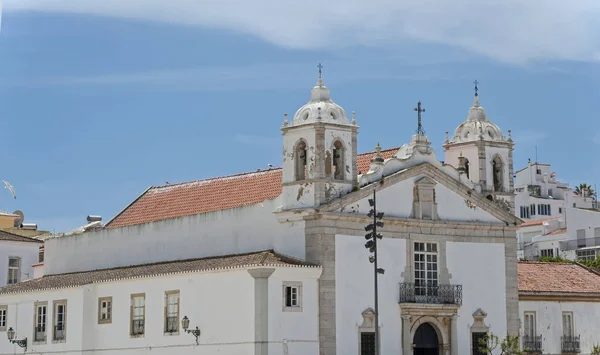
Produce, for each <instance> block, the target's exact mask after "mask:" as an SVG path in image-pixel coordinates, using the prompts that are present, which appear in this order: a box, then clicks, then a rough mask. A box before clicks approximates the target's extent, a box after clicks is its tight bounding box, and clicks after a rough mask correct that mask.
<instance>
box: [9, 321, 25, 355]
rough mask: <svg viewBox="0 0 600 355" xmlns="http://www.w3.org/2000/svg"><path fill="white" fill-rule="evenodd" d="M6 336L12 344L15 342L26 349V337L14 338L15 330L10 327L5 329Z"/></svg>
mask: <svg viewBox="0 0 600 355" xmlns="http://www.w3.org/2000/svg"><path fill="white" fill-rule="evenodd" d="M6 336H7V337H8V341H10V342H11V343H13V344H17V345H18V346H20V347H22V348H23V349H25V351H27V338H25V339H15V330H14V329H13V328H12V327H10V328H8V330H7V331H6Z"/></svg>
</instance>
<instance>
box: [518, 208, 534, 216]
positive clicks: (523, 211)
mask: <svg viewBox="0 0 600 355" xmlns="http://www.w3.org/2000/svg"><path fill="white" fill-rule="evenodd" d="M532 206H535V205H532ZM529 210H530V206H521V218H529V217H530V213H529ZM531 210H532V211H534V209H531Z"/></svg>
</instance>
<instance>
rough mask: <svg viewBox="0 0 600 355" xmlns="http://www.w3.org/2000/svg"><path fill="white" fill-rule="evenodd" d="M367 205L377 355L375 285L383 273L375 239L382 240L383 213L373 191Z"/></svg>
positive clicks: (376, 290) (376, 288) (376, 295)
mask: <svg viewBox="0 0 600 355" xmlns="http://www.w3.org/2000/svg"><path fill="white" fill-rule="evenodd" d="M369 205H370V206H371V207H372V208H371V210H370V211H369V213H368V214H367V216H369V217H373V223H371V224H369V225H367V226H366V227H365V231H367V232H369V233H367V234H366V235H365V239H366V240H367V243H366V244H365V248H367V249H368V250H369V252H371V253H373V255H369V262H371V263H372V264H373V271H374V289H375V290H374V291H375V355H379V345H380V344H379V291H378V285H377V279H378V276H379V274H382V275H383V273H384V272H385V270H384V269H382V268H378V267H377V239H381V238H383V236H382V235H381V234H379V233H377V227H380V228H383V222H382V221H380V219H382V218H383V212H377V200H376V196H375V190H373V198H372V199H369Z"/></svg>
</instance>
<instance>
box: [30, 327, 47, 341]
mask: <svg viewBox="0 0 600 355" xmlns="http://www.w3.org/2000/svg"><path fill="white" fill-rule="evenodd" d="M33 341H46V326H45V325H38V326H36V327H35V329H34V333H33Z"/></svg>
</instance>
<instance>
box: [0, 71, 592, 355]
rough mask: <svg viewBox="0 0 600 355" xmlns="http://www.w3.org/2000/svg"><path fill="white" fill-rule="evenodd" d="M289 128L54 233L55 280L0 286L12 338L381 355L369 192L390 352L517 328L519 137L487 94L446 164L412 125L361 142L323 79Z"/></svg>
mask: <svg viewBox="0 0 600 355" xmlns="http://www.w3.org/2000/svg"><path fill="white" fill-rule="evenodd" d="M415 121H416V119H415ZM415 126H416V125H415ZM281 130H282V132H283V156H282V159H283V167H282V168H281V169H270V170H266V171H258V172H252V173H242V174H238V175H233V176H226V177H220V178H214V179H207V180H201V181H192V182H187V183H182V184H172V185H165V186H158V187H150V188H149V189H147V190H146V191H145V192H143V193H142V194H141V195H140V196H138V197H137V198H136V199H135V200H134V201H133V202H132V203H131V204H129V205H128V206H127V207H126V208H125V209H124V210H123V211H121V212H120V213H119V214H118V215H117V216H116V217H114V218H113V219H112V220H111V221H109V222H108V223H107V224H106V226H105V227H104V228H93V229H89V230H87V231H82V233H80V234H77V233H76V234H70V235H63V236H56V237H55V238H50V239H47V240H46V241H45V260H44V274H45V275H44V276H43V277H41V278H39V279H35V280H31V281H26V282H21V283H18V284H15V285H10V286H7V287H4V288H2V289H0V308H1V309H4V310H5V311H4V315H5V318H4V319H5V323H4V324H5V328H6V329H7V330H8V329H11V328H12V330H13V331H14V332H15V335H14V338H13V340H25V338H26V339H27V340H26V341H23V342H21V343H20V344H21V345H26V346H27V352H30V353H39V354H41V353H44V354H45V353H55V352H56V353H60V352H69V353H73V354H79V353H81V354H83V353H85V354H91V355H93V354H98V355H100V354H102V355H110V354H132V353H140V354H141V353H144V354H148V353H152V354H155V355H160V354H169V355H172V354H174V353H181V354H183V353H186V354H187V353H202V354H206V353H210V354H215V353H220V354H240V355H242V354H243V355H247V354H256V355H267V354H271V355H280V354H281V355H294V354H303V355H305V354H308V355H310V354H314V355H317V354H319V355H334V354H340V355H341V354H344V355H346V354H358V355H372V354H374V342H375V333H374V325H375V324H374V318H375V317H374V309H373V308H374V297H373V290H372V285H373V281H374V280H373V277H374V276H373V265H372V264H371V263H370V262H369V256H370V252H369V251H368V250H367V249H365V242H366V241H367V239H366V238H369V237H370V236H365V233H366V232H365V226H366V225H367V224H369V223H372V218H371V217H370V216H369V214H370V209H371V207H370V201H369V200H370V199H371V198H372V197H373V194H374V193H376V196H377V208H378V211H383V212H385V216H384V218H383V222H384V224H385V225H384V227H382V228H380V229H379V230H378V231H379V232H380V233H381V234H382V235H383V239H381V240H380V241H379V242H378V243H379V249H378V250H379V259H378V263H379V267H381V268H383V269H385V274H382V275H380V276H379V295H380V296H379V307H380V308H379V310H380V316H379V326H380V329H381V333H380V342H381V354H386V355H387V354H404V355H408V354H441V355H463V354H478V353H479V351H478V350H477V349H478V345H477V340H478V339H479V338H480V337H481V336H482V335H483V334H485V333H486V332H493V333H495V334H499V335H503V334H506V333H507V332H508V333H511V334H515V335H516V334H519V332H522V329H521V328H520V326H519V324H520V321H521V324H522V319H521V318H520V314H521V312H520V310H519V292H518V284H517V258H516V256H517V235H516V232H517V229H518V228H519V224H520V223H521V220H520V219H519V218H517V217H515V215H514V194H513V179H512V176H513V170H512V169H513V168H512V167H513V162H512V150H513V146H514V143H513V141H512V139H511V137H510V134H509V135H508V136H504V134H503V133H502V131H501V130H500V129H499V128H498V126H496V125H495V124H494V123H492V122H491V121H490V120H489V119H488V117H487V114H486V112H485V111H484V109H483V108H482V107H481V105H480V103H479V97H478V96H475V99H474V102H473V105H472V107H471V108H470V109H469V112H468V115H467V119H466V120H465V121H464V122H463V123H461V124H460V125H459V126H458V128H457V129H456V130H455V132H454V134H453V136H452V137H448V139H447V140H446V141H445V143H444V150H445V155H446V157H445V162H446V163H442V162H440V161H439V160H438V159H437V158H436V156H435V152H434V150H433V149H432V148H431V146H430V142H429V140H428V138H427V136H426V135H425V134H424V132H423V130H422V129H421V127H420V126H419V130H418V132H417V133H416V134H414V135H412V139H411V141H410V143H408V144H405V145H403V146H401V147H399V148H393V149H388V150H381V148H380V147H379V146H378V147H377V148H376V150H375V152H371V153H367V154H357V151H356V147H357V139H358V130H359V127H358V125H357V122H356V119H355V117H354V115H353V116H352V117H351V119H349V118H348V117H347V115H346V113H345V111H344V109H343V108H342V107H341V106H339V105H337V104H335V103H334V102H333V101H332V100H331V97H330V92H329V90H328V89H327V88H326V86H325V85H324V83H323V80H322V79H321V78H319V79H318V81H317V84H316V85H315V87H314V88H313V89H312V92H311V97H310V100H309V102H308V103H307V104H306V105H304V106H302V107H301V108H300V109H299V110H298V111H297V112H296V114H295V115H294V117H293V118H292V119H291V120H289V121H288V120H287V118H286V120H285V121H284V122H283V125H282V127H281ZM404 136H405V138H409V134H404ZM589 316H592V315H589ZM582 317H583V315H582ZM184 320H186V322H187V321H189V328H188V329H187V330H188V331H192V330H195V329H196V328H195V327H196V326H198V331H199V336H198V337H197V341H196V336H195V335H193V334H191V333H189V332H187V331H184V329H182V328H181V327H183V325H184V324H186V325H187V323H186V322H183V321H184ZM0 324H1V323H0ZM10 334H11V335H12V334H13V333H12V332H11V333H10ZM21 345H19V343H11V342H8V341H0V354H9V353H10V354H13V353H14V352H15V351H16V350H18V349H19V346H21Z"/></svg>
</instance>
